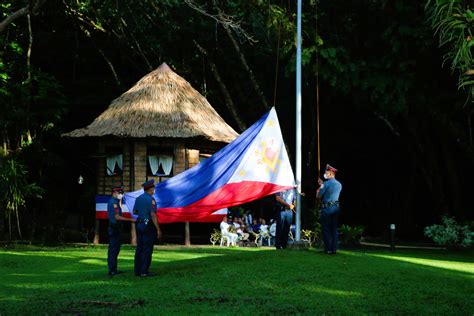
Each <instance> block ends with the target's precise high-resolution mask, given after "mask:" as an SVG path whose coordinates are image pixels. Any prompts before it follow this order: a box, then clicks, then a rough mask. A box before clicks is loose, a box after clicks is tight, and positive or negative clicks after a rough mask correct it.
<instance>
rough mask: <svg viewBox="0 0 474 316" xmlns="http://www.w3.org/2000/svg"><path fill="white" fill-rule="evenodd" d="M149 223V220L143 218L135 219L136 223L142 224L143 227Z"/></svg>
mask: <svg viewBox="0 0 474 316" xmlns="http://www.w3.org/2000/svg"><path fill="white" fill-rule="evenodd" d="M150 221H151V219H149V218H145V219H143V218H137V223H138V224H140V223H143V224H145V225H148V223H149V222H150Z"/></svg>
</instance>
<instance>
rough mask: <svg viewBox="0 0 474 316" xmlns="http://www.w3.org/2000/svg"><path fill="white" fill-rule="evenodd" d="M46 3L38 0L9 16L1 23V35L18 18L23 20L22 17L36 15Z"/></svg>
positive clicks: (44, 0) (43, 0)
mask: <svg viewBox="0 0 474 316" xmlns="http://www.w3.org/2000/svg"><path fill="white" fill-rule="evenodd" d="M45 2H46V0H37V1H30V4H29V5H27V6H26V7H24V8H21V9H19V10H17V11H15V12H13V13H12V14H10V15H9V16H7V17H6V18H5V19H3V21H2V22H0V33H2V32H3V31H4V30H5V29H6V28H7V27H8V25H10V24H11V23H13V21H15V20H16V19H18V18H21V17H22V16H25V15H27V14H36V13H37V12H38V10H39V8H40V7H41V6H42V5H43V4H44V3H45Z"/></svg>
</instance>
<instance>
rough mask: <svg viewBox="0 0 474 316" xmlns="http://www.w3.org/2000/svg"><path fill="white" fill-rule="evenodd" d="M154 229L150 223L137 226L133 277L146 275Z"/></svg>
mask: <svg viewBox="0 0 474 316" xmlns="http://www.w3.org/2000/svg"><path fill="white" fill-rule="evenodd" d="M155 239H156V228H155V226H153V223H152V222H151V221H150V222H149V223H148V225H145V223H138V224H137V248H136V250H135V275H140V274H146V273H148V272H149V271H148V269H149V268H150V265H151V256H152V254H153V245H154V244H155Z"/></svg>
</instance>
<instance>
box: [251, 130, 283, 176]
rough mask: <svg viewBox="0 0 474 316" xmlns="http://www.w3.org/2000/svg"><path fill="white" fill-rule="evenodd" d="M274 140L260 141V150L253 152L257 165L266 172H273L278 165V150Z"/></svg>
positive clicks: (279, 161)
mask: <svg viewBox="0 0 474 316" xmlns="http://www.w3.org/2000/svg"><path fill="white" fill-rule="evenodd" d="M269 122H270V121H269ZM277 147H278V146H277V144H275V140H274V139H269V140H265V141H262V142H261V143H260V148H259V149H257V150H256V151H255V154H256V155H257V156H258V160H257V162H258V164H261V165H264V167H265V168H266V169H267V171H273V172H275V170H276V169H277V167H278V166H279V165H280V163H281V160H280V159H279V157H280V148H277Z"/></svg>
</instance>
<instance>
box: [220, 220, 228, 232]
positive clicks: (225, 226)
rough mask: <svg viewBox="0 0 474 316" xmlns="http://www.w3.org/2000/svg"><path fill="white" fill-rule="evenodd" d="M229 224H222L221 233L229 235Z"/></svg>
mask: <svg viewBox="0 0 474 316" xmlns="http://www.w3.org/2000/svg"><path fill="white" fill-rule="evenodd" d="M229 226H230V225H229V224H227V222H221V232H224V233H228V232H229Z"/></svg>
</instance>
